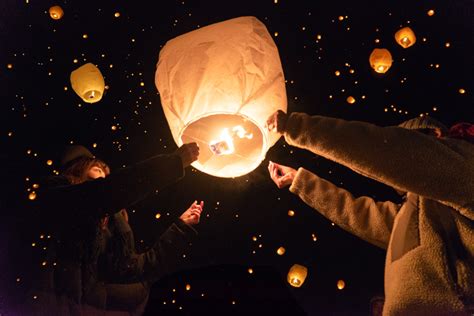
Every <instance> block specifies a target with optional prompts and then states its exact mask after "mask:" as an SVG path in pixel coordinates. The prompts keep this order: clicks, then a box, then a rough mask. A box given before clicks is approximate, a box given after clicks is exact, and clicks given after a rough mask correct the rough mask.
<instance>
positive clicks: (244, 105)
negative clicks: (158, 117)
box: [155, 17, 287, 178]
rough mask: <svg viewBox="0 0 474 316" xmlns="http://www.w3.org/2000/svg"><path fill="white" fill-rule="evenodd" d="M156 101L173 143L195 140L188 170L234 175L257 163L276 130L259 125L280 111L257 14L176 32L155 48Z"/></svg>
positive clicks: (281, 97)
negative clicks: (194, 157)
mask: <svg viewBox="0 0 474 316" xmlns="http://www.w3.org/2000/svg"><path fill="white" fill-rule="evenodd" d="M155 83H156V86H157V88H158V90H159V92H160V97H161V104H162V106H163V111H164V113H165V116H166V119H167V121H168V124H169V126H170V129H171V133H172V135H173V139H174V141H175V142H176V144H177V145H178V146H181V145H182V144H183V143H188V142H197V143H198V145H199V147H200V155H199V159H198V160H197V161H196V162H194V163H193V167H195V168H196V169H198V170H201V171H202V172H205V173H208V174H210V175H214V176H217V177H225V178H229V177H238V176H242V175H245V174H247V173H249V172H251V171H252V170H254V169H255V168H257V167H258V165H260V163H261V162H262V161H263V160H264V158H265V154H266V152H267V151H268V149H269V148H270V147H271V146H273V145H274V144H275V142H276V141H277V140H278V138H279V135H278V134H276V133H270V132H268V131H267V129H266V128H265V123H266V120H267V118H268V117H269V116H270V115H271V114H272V113H274V112H275V111H277V110H282V111H284V112H286V109H287V98H286V90H285V79H284V76H283V70H282V66H281V62H280V57H279V54H278V49H277V47H276V45H275V43H274V41H273V39H272V36H271V35H270V34H269V33H268V31H267V29H266V27H265V25H264V24H263V23H262V22H260V21H259V20H258V19H257V18H255V17H240V18H235V19H231V20H227V21H224V22H220V23H216V24H212V25H209V26H206V27H203V28H200V29H197V30H195V31H192V32H190V33H186V34H184V35H181V36H179V37H176V38H174V39H172V40H170V41H168V42H167V43H166V45H165V46H164V47H163V49H162V50H161V51H160V58H159V61H158V65H157V71H156V75H155Z"/></svg>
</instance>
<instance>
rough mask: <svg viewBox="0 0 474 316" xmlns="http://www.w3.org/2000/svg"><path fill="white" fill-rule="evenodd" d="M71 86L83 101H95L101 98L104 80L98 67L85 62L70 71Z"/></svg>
mask: <svg viewBox="0 0 474 316" xmlns="http://www.w3.org/2000/svg"><path fill="white" fill-rule="evenodd" d="M70 79H71V86H72V89H73V90H74V92H76V93H77V95H78V96H80V97H81V99H82V100H83V101H84V102H87V103H95V102H98V101H100V99H102V95H103V94H104V88H105V81H104V77H103V76H102V73H101V72H100V70H99V68H97V67H96V66H95V65H94V64H91V63H87V64H85V65H82V66H81V67H79V68H77V69H76V70H74V71H73V72H71V78H70Z"/></svg>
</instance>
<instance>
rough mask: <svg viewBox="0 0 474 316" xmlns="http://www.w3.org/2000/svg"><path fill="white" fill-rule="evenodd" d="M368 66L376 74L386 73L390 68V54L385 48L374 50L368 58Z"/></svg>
mask: <svg viewBox="0 0 474 316" xmlns="http://www.w3.org/2000/svg"><path fill="white" fill-rule="evenodd" d="M369 62H370V66H371V67H372V68H373V69H374V70H375V71H376V72H378V73H380V74H383V73H386V72H387V71H388V70H389V69H390V67H391V66H392V54H390V51H389V50H388V49H385V48H375V49H374V50H373V51H372V53H371V54H370V57H369Z"/></svg>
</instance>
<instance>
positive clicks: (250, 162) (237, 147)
mask: <svg viewBox="0 0 474 316" xmlns="http://www.w3.org/2000/svg"><path fill="white" fill-rule="evenodd" d="M179 139H180V140H181V142H182V143H189V142H196V143H197V144H198V146H199V148H200V153H199V159H198V160H197V161H196V162H194V163H193V166H194V167H195V168H196V169H199V170H201V171H203V172H205V173H208V174H211V175H214V176H217V177H223V178H231V177H238V176H242V175H244V174H247V173H249V172H250V171H252V170H254V169H255V168H257V167H258V165H259V164H260V163H261V162H262V160H263V159H264V158H265V152H266V146H267V141H266V139H265V137H264V133H263V131H262V130H261V128H260V127H259V125H258V124H257V123H256V122H254V121H253V120H252V119H250V118H249V117H246V116H245V115H242V114H215V113H214V114H210V115H207V116H203V117H200V118H198V119H196V120H194V121H192V122H190V123H188V124H187V125H186V126H185V127H184V128H183V130H182V132H181V136H180V138H179ZM179 145H181V144H179Z"/></svg>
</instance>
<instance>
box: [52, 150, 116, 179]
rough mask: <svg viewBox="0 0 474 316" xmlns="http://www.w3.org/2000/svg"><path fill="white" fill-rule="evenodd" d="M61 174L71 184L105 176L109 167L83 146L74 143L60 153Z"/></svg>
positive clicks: (108, 172) (108, 171)
mask: <svg viewBox="0 0 474 316" xmlns="http://www.w3.org/2000/svg"><path fill="white" fill-rule="evenodd" d="M61 174H62V175H63V176H65V177H66V178H67V179H68V180H69V182H70V183H71V184H79V183H82V182H85V181H87V180H93V179H97V178H105V177H106V176H107V175H109V174H110V168H109V166H108V165H107V164H106V163H105V162H104V161H102V160H100V159H97V158H95V157H94V155H92V153H91V152H90V151H89V150H88V149H87V148H85V147H84V146H80V145H74V146H69V147H68V148H66V150H65V151H64V153H63V155H62V158H61Z"/></svg>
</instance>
